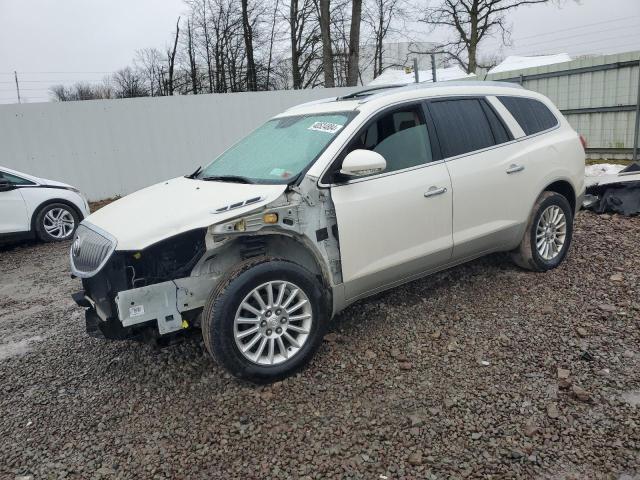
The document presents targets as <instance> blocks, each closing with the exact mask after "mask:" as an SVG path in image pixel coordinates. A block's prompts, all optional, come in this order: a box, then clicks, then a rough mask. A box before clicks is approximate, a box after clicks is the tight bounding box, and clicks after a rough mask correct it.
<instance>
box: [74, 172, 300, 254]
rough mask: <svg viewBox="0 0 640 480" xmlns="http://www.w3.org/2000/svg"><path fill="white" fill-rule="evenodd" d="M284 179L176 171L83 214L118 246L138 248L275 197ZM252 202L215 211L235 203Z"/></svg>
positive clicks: (251, 207) (119, 248) (131, 248)
mask: <svg viewBox="0 0 640 480" xmlns="http://www.w3.org/2000/svg"><path fill="white" fill-rule="evenodd" d="M286 188H287V186H286V185H254V184H241V183H223V182H216V181H203V180H193V179H190V178H184V177H178V178H174V179H173V180H168V181H166V182H162V183H158V184H156V185H153V186H151V187H147V188H144V189H142V190H138V191H137V192H135V193H132V194H131V195H127V196H126V197H124V198H121V199H120V200H117V201H115V202H113V203H111V204H109V205H107V206H106V207H103V208H101V209H100V210H98V211H97V212H95V213H93V214H91V215H90V216H89V217H87V218H86V220H85V222H86V223H90V224H92V225H95V226H97V227H99V228H101V229H102V230H104V231H106V232H108V233H110V234H111V235H113V236H114V237H115V238H116V240H117V241H118V245H117V247H116V248H117V249H118V250H141V249H143V248H145V247H148V246H149V245H152V244H154V243H156V242H159V241H160V240H164V239H165V238H169V237H172V236H174V235H177V234H179V233H182V232H187V231H189V230H193V229H195V228H203V227H208V226H210V225H213V224H215V223H220V222H223V221H225V220H227V219H229V218H233V217H237V216H240V215H243V214H245V213H247V212H250V211H252V210H255V209H257V208H260V207H262V206H264V205H266V204H267V203H270V202H272V201H274V200H276V199H277V198H278V197H279V196H280V195H282V193H283V192H284V191H285V189H286ZM256 197H260V198H261V200H260V201H258V202H255V203H251V204H250V205H247V206H244V207H240V208H233V209H231V210H229V211H226V212H222V213H216V210H217V209H219V208H223V207H226V206H229V205H232V204H234V203H239V202H244V201H246V200H249V199H252V198H256Z"/></svg>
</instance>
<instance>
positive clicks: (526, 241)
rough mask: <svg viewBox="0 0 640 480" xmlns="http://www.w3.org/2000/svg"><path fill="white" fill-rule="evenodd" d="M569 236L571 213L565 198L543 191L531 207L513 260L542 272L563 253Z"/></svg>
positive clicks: (571, 220) (556, 263) (568, 243)
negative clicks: (527, 221)
mask: <svg viewBox="0 0 640 480" xmlns="http://www.w3.org/2000/svg"><path fill="white" fill-rule="evenodd" d="M572 235H573V212H572V210H571V206H570V205H569V202H568V201H567V199H566V198H565V197H564V196H562V195H560V194H559V193H556V192H543V193H542V195H540V197H538V200H537V201H536V204H535V205H534V207H533V210H532V212H531V216H530V217H529V223H528V225H527V230H526V232H525V234H524V237H523V239H522V242H521V243H520V246H519V247H518V249H517V250H515V251H514V252H512V258H513V260H514V262H515V263H516V264H517V265H519V266H520V267H522V268H526V269H528V270H533V271H537V272H544V271H547V270H551V269H552V268H556V267H557V266H558V265H560V263H562V261H563V260H564V258H565V257H566V255H567V252H568V250H569V246H570V245H571V238H572Z"/></svg>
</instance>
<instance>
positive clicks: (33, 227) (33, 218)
mask: <svg viewBox="0 0 640 480" xmlns="http://www.w3.org/2000/svg"><path fill="white" fill-rule="evenodd" d="M54 203H62V204H64V205H66V206H68V207H69V208H72V209H73V211H74V212H76V215H78V218H79V219H80V221H82V220H83V219H84V216H83V215H82V212H80V210H78V207H76V206H75V205H74V204H73V203H71V202H70V201H68V200H64V199H62V198H52V199H50V200H46V201H44V202H42V203H41V204H40V205H38V208H36V209H35V210H34V211H33V214H32V215H31V231H32V232H35V231H36V218H38V215H39V214H40V212H41V211H42V210H43V209H44V208H46V207H47V206H48V205H51V204H54Z"/></svg>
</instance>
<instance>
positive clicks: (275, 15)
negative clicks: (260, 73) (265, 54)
mask: <svg viewBox="0 0 640 480" xmlns="http://www.w3.org/2000/svg"><path fill="white" fill-rule="evenodd" d="M279 3H280V2H279V0H276V5H275V7H274V8H273V20H272V22H271V36H270V39H269V60H268V62H267V81H266V84H267V85H266V88H267V90H269V88H270V85H269V82H270V81H271V78H270V77H271V62H272V61H273V43H274V41H275V36H276V23H277V21H278V6H279Z"/></svg>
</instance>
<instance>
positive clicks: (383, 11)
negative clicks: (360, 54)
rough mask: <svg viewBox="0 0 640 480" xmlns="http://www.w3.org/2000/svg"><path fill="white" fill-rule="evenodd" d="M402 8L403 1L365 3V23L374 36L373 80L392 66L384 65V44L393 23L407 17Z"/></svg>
mask: <svg viewBox="0 0 640 480" xmlns="http://www.w3.org/2000/svg"><path fill="white" fill-rule="evenodd" d="M402 7H403V1H402V0H369V1H367V2H365V5H364V16H363V21H364V23H365V24H366V25H367V26H368V28H369V30H370V31H371V33H372V34H373V35H372V36H373V59H372V60H373V78H376V77H377V76H379V75H380V74H381V73H382V72H383V71H384V70H385V68H387V67H389V66H391V65H385V64H384V44H385V40H386V38H387V35H388V34H389V33H390V32H391V31H392V29H393V27H392V26H393V23H394V22H395V21H396V20H399V19H403V18H404V17H405V16H406V12H405V10H404V9H403V8H402ZM369 65H370V64H369Z"/></svg>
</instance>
